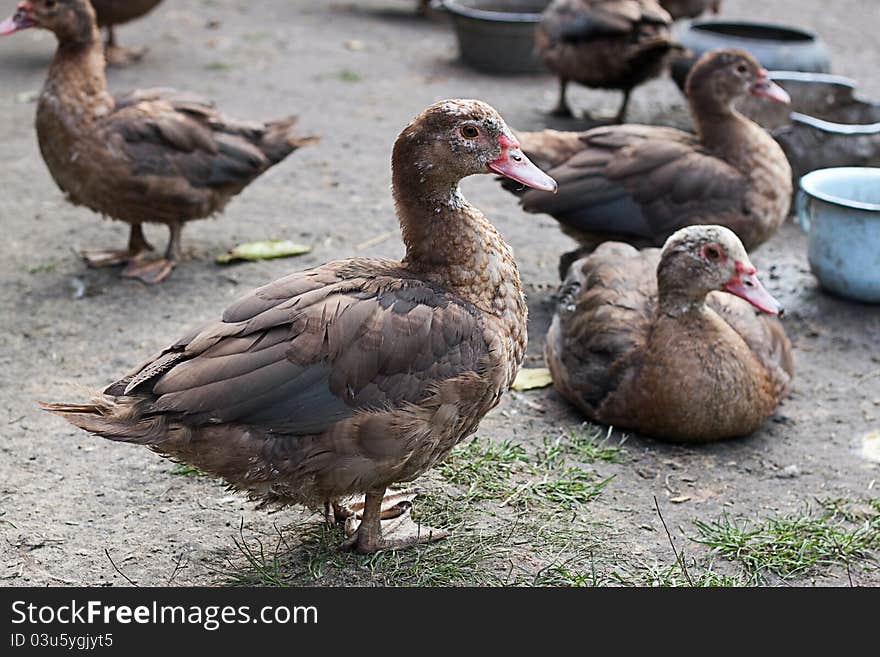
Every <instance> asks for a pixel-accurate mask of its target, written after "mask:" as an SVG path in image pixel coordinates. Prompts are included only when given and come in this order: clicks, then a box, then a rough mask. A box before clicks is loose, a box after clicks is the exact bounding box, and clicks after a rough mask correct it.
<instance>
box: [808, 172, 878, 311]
mask: <svg viewBox="0 0 880 657" xmlns="http://www.w3.org/2000/svg"><path fill="white" fill-rule="evenodd" d="M800 188H801V189H800V192H799V194H798V203H797V212H798V218H799V219H800V222H801V226H803V228H804V230H805V231H807V233H808V235H809V237H808V253H807V255H808V258H809V261H810V269H811V270H812V271H813V274H815V276H816V278H817V279H819V283H820V284H821V285H822V287H823V288H825V289H826V290H828V291H830V292H833V293H834V294H838V295H840V296H844V297H847V298H849V299H855V300H858V301H864V302H867V303H880V169H876V168H871V167H839V168H832V169H820V170H819V171H812V172H810V173H808V174H807V175H806V176H804V177H803V178H802V179H801V182H800Z"/></svg>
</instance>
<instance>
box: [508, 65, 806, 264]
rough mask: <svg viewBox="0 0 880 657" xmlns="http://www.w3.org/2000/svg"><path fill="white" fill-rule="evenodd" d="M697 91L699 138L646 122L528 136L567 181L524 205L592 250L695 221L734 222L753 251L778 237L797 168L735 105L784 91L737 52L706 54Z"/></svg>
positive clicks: (655, 237) (655, 239)
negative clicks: (607, 242) (610, 241)
mask: <svg viewBox="0 0 880 657" xmlns="http://www.w3.org/2000/svg"><path fill="white" fill-rule="evenodd" d="M688 88H689V92H688V97H689V102H690V109H691V114H692V116H693V120H694V123H695V126H696V130H697V133H696V134H695V135H694V134H691V133H687V132H683V131H681V130H675V129H673V128H665V127H658V126H645V125H622V126H610V127H600V128H594V129H592V130H588V131H586V132H582V133H573V132H569V133H565V132H557V131H553V130H545V131H543V132H535V133H519V134H518V137H519V138H520V140H521V143H522V146H523V150H524V151H525V152H526V153H527V154H528V155H529V157H530V158H532V159H533V160H534V161H535V162H536V163H538V165H539V166H543V167H545V168H548V169H549V172H550V175H552V176H553V177H554V178H555V179H556V180H557V181H558V182H559V193H558V194H557V195H556V196H546V197H545V196H541V195H536V194H533V193H532V192H529V191H526V192H524V193H522V195H521V196H522V206H523V208H524V209H525V210H526V211H528V212H543V213H547V214H550V215H552V216H553V217H554V218H556V219H557V220H558V221H559V223H560V227H561V228H562V229H563V230H564V231H565V232H566V233H567V234H569V235H571V236H572V237H574V238H575V239H577V240H578V241H579V242H580V243H581V244H582V245H583V247H584V248H585V250H589V249H591V248H594V247H595V246H596V244H598V243H600V242H602V241H604V240H608V239H619V240H622V241H626V242H630V243H632V244H635V245H638V246H660V245H662V244H663V243H664V241H665V240H666V239H667V238H668V237H669V236H670V235H671V234H672V233H673V232H675V231H676V230H678V229H679V228H681V227H683V226H688V225H692V224H710V223H711V224H721V225H724V226H727V227H728V228H730V229H732V230H733V231H734V232H735V233H736V234H737V235H738V236H739V238H740V239H741V240H742V241H743V243H744V244H745V246H746V248H747V249H749V250H752V249H754V248H755V247H757V246H758V245H760V244H761V243H763V242H764V241H766V240H767V239H769V238H770V237H771V236H772V235H773V234H774V233H775V232H776V230H777V229H778V228H779V226H780V225H781V224H782V222H783V221H784V220H785V217H786V216H787V215H788V210H789V205H790V199H791V191H792V188H791V167H790V166H789V163H788V160H787V159H786V157H785V153H784V152H783V151H782V149H781V148H780V147H779V144H777V143H776V141H775V140H774V139H773V138H772V137H771V136H770V135H769V134H768V133H767V132H766V131H765V130H764V129H763V128H761V126H759V125H757V124H756V123H754V122H753V121H751V120H749V119H747V118H746V117H744V116H743V115H742V114H740V113H739V112H737V111H736V110H735V109H734V108H733V102H734V100H736V98H738V97H740V96H743V95H745V94H747V93H751V94H753V95H762V96H769V97H771V98H773V99H775V100H779V101H787V97H786V96H785V92H784V91H782V90H781V89H780V88H779V87H777V86H776V85H775V84H773V83H772V82H770V81H769V80H768V79H767V77H766V71H764V70H763V69H762V68H761V67H760V65H759V64H758V62H757V61H756V60H755V59H754V58H753V57H752V56H751V55H749V54H748V53H746V52H744V51H741V50H736V49H725V50H716V51H710V52H707V53H705V54H704V55H703V56H702V57H701V58H700V59H699V61H698V62H697V64H695V65H694V68H693V70H692V71H691V74H690V76H689V77H688ZM505 187H507V188H508V189H511V190H513V191H515V192H519V191H521V190H520V189H519V188H517V187H516V186H515V185H511V184H508V183H506V184H505ZM562 274H563V276H564V271H563V272H562Z"/></svg>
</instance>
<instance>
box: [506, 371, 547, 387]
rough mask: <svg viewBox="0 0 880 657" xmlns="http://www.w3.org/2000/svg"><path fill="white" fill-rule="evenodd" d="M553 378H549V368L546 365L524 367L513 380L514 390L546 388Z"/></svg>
mask: <svg viewBox="0 0 880 657" xmlns="http://www.w3.org/2000/svg"><path fill="white" fill-rule="evenodd" d="M551 383H553V379H551V378H550V370H548V369H547V368H546V367H524V368H522V369H521V370H520V371H519V374H517V375H516V380H515V381H514V382H513V386H512V387H513V389H514V390H534V389H536V388H546V387H547V386H549V385H550V384H551Z"/></svg>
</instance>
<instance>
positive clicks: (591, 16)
mask: <svg viewBox="0 0 880 657" xmlns="http://www.w3.org/2000/svg"><path fill="white" fill-rule="evenodd" d="M671 24H672V19H671V18H670V16H669V14H667V13H666V11H665V10H664V9H663V8H662V7H661V6H660V5H658V4H657V2H656V0H555V1H554V2H552V3H550V6H549V7H547V9H545V10H544V13H543V16H542V19H541V23H540V24H539V25H538V29H537V32H536V34H535V48H536V50H537V52H538V54H539V55H540V56H541V59H543V61H544V63H545V64H546V65H547V68H549V69H550V70H551V71H553V72H554V73H556V74H557V75H558V76H559V102H558V103H557V105H556V108H555V109H553V110H552V114H553V115H555V116H563V117H570V116H572V115H573V114H572V111H571V108H570V107H569V105H568V101H567V100H566V98H565V92H566V89H567V88H568V83H569V81H574V82H578V83H580V84H583V85H585V86H587V87H594V88H599V89H619V90H621V91H623V102H622V103H621V106H620V109H619V110H618V112H617V116H616V118H615V122H616V123H620V122H622V121H623V120H624V119H625V118H626V109H627V106H628V105H629V97H630V93H631V92H632V90H633V89H634V88H635V87H636V86H638V85H640V84H641V83H642V82H645V81H646V80H650V79H651V78H654V77H657V76H658V75H660V73H661V72H662V71H663V68H664V65H665V61H666V55H667V54H668V53H669V51H670V49H671V48H672V47H673V41H672V37H671V36H670V33H669V26H670V25H671Z"/></svg>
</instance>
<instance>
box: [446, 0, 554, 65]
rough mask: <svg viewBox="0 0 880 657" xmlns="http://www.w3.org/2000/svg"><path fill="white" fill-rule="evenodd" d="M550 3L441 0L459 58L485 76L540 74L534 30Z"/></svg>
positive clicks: (523, 0)
mask: <svg viewBox="0 0 880 657" xmlns="http://www.w3.org/2000/svg"><path fill="white" fill-rule="evenodd" d="M549 4H550V0H440V1H439V2H435V6H440V7H442V8H443V9H445V10H446V11H448V12H449V13H450V14H451V15H452V23H453V25H454V27H455V32H456V34H457V35H458V45H459V50H460V51H461V58H462V60H464V62H465V63H466V64H468V65H469V66H471V67H473V68H475V69H477V70H478V71H483V72H485V73H505V74H509V73H539V72H542V71H545V70H546V69H545V68H544V64H543V63H542V62H541V60H540V59H539V58H538V57H537V56H536V54H535V27H536V26H537V25H538V23H540V22H541V12H542V11H544V9H546V8H547V5H549Z"/></svg>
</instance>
